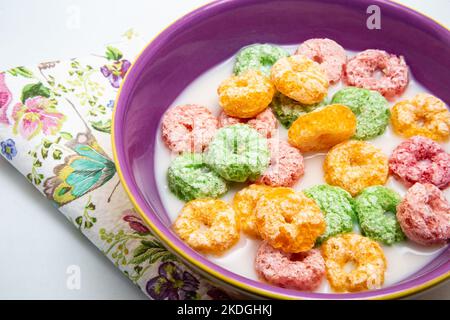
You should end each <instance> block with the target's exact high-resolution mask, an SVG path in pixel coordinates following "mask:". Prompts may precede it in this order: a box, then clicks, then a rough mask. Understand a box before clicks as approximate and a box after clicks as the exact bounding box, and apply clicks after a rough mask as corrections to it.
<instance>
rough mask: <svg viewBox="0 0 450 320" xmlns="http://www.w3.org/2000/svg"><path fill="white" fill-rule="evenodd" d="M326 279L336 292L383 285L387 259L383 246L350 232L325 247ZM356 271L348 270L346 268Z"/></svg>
mask: <svg viewBox="0 0 450 320" xmlns="http://www.w3.org/2000/svg"><path fill="white" fill-rule="evenodd" d="M322 255H323V258H324V259H325V269H326V275H327V279H328V281H329V282H330V285H331V287H332V288H333V290H334V291H337V292H358V291H364V290H372V289H378V288H380V287H381V286H382V285H383V283H384V274H385V272H386V267H387V263H386V258H385V256H384V252H383V250H382V249H381V247H380V245H379V244H378V243H377V242H375V241H373V240H370V239H369V238H366V237H363V236H360V235H358V234H352V233H347V234H344V235H339V236H337V237H333V238H330V239H328V240H327V241H325V242H324V243H323V244H322ZM348 263H350V264H353V266H354V269H353V270H351V271H346V265H347V264H348Z"/></svg>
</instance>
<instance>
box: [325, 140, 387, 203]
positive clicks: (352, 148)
mask: <svg viewBox="0 0 450 320" xmlns="http://www.w3.org/2000/svg"><path fill="white" fill-rule="evenodd" d="M323 168H324V171H325V180H326V182H327V183H328V184H331V185H333V186H338V187H341V188H343V189H345V190H347V191H348V192H350V193H351V194H352V196H355V195H357V194H358V193H359V192H361V191H362V190H363V189H365V188H366V187H370V186H375V185H384V184H385V183H386V180H387V178H388V172H389V167H388V157H387V156H386V155H385V154H383V152H382V151H381V150H380V149H378V148H376V147H374V146H373V145H371V144H370V143H367V142H364V141H357V140H349V141H346V142H342V143H340V144H338V145H336V146H334V147H333V148H332V149H331V150H330V151H329V152H328V153H327V156H326V157H325V162H324V164H323Z"/></svg>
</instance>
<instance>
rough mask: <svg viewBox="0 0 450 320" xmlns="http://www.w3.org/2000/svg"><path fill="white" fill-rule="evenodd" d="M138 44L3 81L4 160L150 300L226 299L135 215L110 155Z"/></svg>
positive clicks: (10, 74) (131, 40)
mask: <svg viewBox="0 0 450 320" xmlns="http://www.w3.org/2000/svg"><path fill="white" fill-rule="evenodd" d="M144 45H145V42H144V41H143V40H142V39H140V38H139V37H138V36H136V33H135V32H133V31H132V30H130V31H128V32H126V33H125V34H124V36H123V38H122V39H121V41H118V42H115V43H113V44H110V45H107V46H105V48H104V49H103V50H100V52H95V53H93V54H90V55H88V56H86V57H83V58H76V59H71V60H67V61H52V62H44V63H40V64H38V65H37V66H25V67H24V66H21V67H17V68H13V69H10V70H7V71H5V72H1V73H0V151H1V154H2V155H3V156H4V157H5V158H6V159H7V160H8V161H9V162H10V163H11V164H12V165H13V166H14V167H15V168H16V169H17V170H19V171H20V172H21V173H22V174H23V175H24V176H25V177H26V178H27V179H28V180H29V182H30V183H32V184H33V185H34V186H35V187H36V189H37V190H39V192H41V193H42V194H43V195H44V196H45V197H47V198H48V200H49V201H52V203H53V204H54V206H55V207H56V208H58V210H59V211H60V212H61V213H62V214H64V215H65V216H66V217H67V219H68V220H69V221H70V222H71V223H72V224H73V225H74V227H76V228H78V230H80V232H81V233H82V234H84V235H85V236H86V237H87V238H88V239H89V240H90V241H91V242H92V243H93V244H94V245H95V246H96V247H97V248H99V249H100V250H101V251H102V252H103V253H104V254H105V255H106V256H107V257H108V258H109V259H110V260H111V261H112V262H113V263H114V264H115V265H116V266H117V268H118V269H119V270H120V271H121V272H123V273H124V274H125V275H126V276H127V277H128V278H129V279H130V280H131V281H133V282H134V283H135V284H136V285H138V286H139V287H140V288H141V289H142V291H143V292H144V293H145V294H146V295H147V296H148V297H149V298H151V299H226V298H228V296H227V294H226V293H225V292H224V291H222V290H220V289H218V288H216V287H214V286H213V285H211V284H210V283H209V282H207V281H206V280H204V279H203V278H201V277H200V276H198V275H197V274H195V273H194V272H192V271H191V270H189V269H188V268H187V267H186V266H185V265H184V264H183V263H181V262H180V261H179V260H178V259H177V258H176V257H175V256H174V255H173V254H172V253H171V252H170V251H168V250H167V249H166V248H165V247H164V246H163V245H162V243H161V242H160V241H159V240H158V239H157V238H155V237H154V236H153V235H152V234H151V232H150V231H149V228H148V227H147V226H146V225H145V223H144V222H143V221H142V220H141V219H140V217H139V216H138V214H137V213H136V212H135V210H134V209H133V205H132V204H131V202H130V201H129V200H128V198H127V195H126V193H125V191H124V189H123V188H122V186H121V184H120V182H119V177H118V175H117V173H116V168H115V166H114V162H113V160H112V152H111V137H110V131H111V117H112V111H113V106H114V99H115V97H116V94H117V91H118V88H119V85H120V83H121V81H122V79H123V77H124V76H125V74H126V72H127V71H128V69H129V67H130V65H131V63H130V61H132V60H133V59H134V57H135V56H136V55H137V53H138V52H139V51H140V50H141V49H142V47H143V46H144Z"/></svg>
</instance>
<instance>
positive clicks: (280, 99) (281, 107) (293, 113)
mask: <svg viewBox="0 0 450 320" xmlns="http://www.w3.org/2000/svg"><path fill="white" fill-rule="evenodd" d="M325 105H327V103H326V100H324V101H322V102H319V103H316V104H311V105H307V104H302V103H300V102H297V101H295V100H293V99H291V98H289V97H287V96H285V95H284V94H281V93H279V92H278V93H277V94H276V95H275V97H274V98H273V100H272V102H271V104H270V107H271V108H272V110H273V113H274V114H275V116H276V117H277V118H278V120H280V122H281V124H282V125H283V126H284V127H285V128H286V129H289V128H290V127H291V125H292V123H294V121H295V120H297V118H298V117H300V116H301V115H303V114H305V113H308V112H311V111H314V110H315V109H317V108H318V107H322V106H325Z"/></svg>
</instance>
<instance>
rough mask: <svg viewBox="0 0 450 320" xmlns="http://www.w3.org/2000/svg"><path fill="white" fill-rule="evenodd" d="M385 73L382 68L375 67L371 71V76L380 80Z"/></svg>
mask: <svg viewBox="0 0 450 320" xmlns="http://www.w3.org/2000/svg"><path fill="white" fill-rule="evenodd" d="M385 75H386V74H385V73H384V70H382V69H380V68H377V69H375V71H374V72H373V73H372V77H373V78H374V79H375V80H381V79H383V77H384V76H385Z"/></svg>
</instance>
